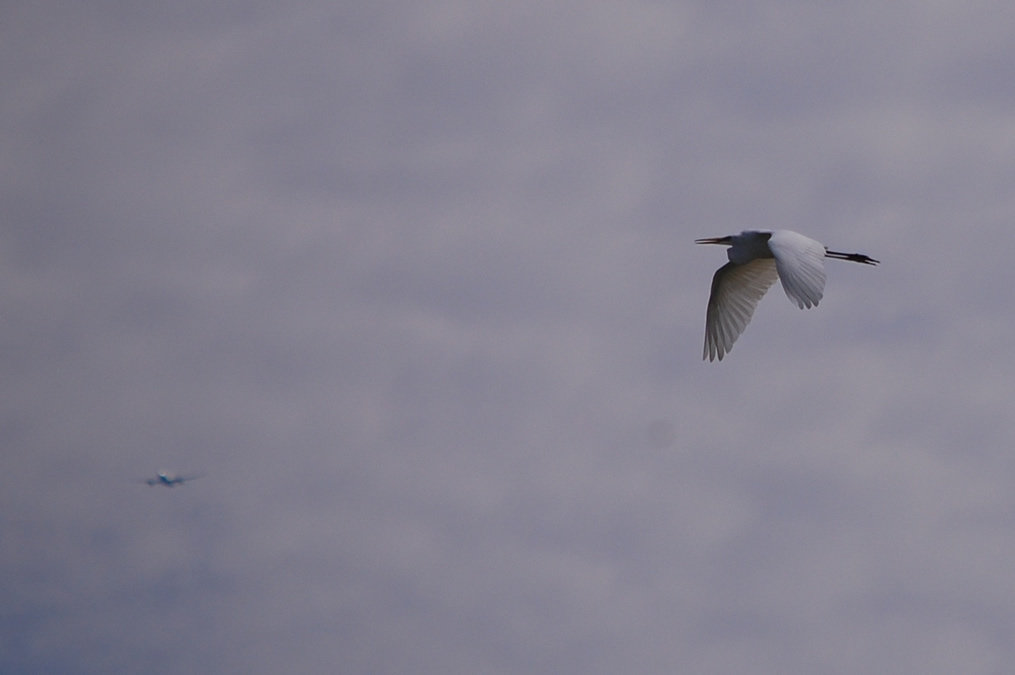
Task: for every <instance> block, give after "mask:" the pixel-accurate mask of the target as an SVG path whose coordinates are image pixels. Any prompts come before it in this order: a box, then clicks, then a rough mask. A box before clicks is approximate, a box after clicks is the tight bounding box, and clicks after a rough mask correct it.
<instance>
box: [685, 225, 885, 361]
mask: <svg viewBox="0 0 1015 675" xmlns="http://www.w3.org/2000/svg"><path fill="white" fill-rule="evenodd" d="M696 243H698V244H722V245H725V246H729V249H728V250H727V251H726V255H727V257H728V258H729V262H728V263H727V264H725V265H723V266H722V267H720V268H719V269H718V270H717V271H716V273H715V276H714V277H713V278H712V292H711V295H710V296H709V299H708V311H707V313H706V318H705V350H704V356H703V358H707V359H708V360H710V361H713V360H715V359H716V358H718V359H719V360H720V361H721V360H722V358H723V356H724V355H725V354H726V353H728V352H729V351H730V349H732V348H733V343H734V342H736V340H737V338H738V337H740V334H741V333H743V332H744V329H745V328H747V324H749V323H750V322H751V317H752V316H753V315H754V308H755V307H757V306H758V302H759V301H760V300H761V298H762V297H764V295H765V293H766V292H767V291H768V289H769V288H771V286H772V284H774V283H775V280H776V279H779V280H780V281H781V282H782V289H783V290H784V291H786V296H787V297H788V298H789V299H790V300H791V301H792V302H794V303H795V304H796V305H797V306H798V307H799V308H800V309H807V308H810V307H816V306H817V305H818V302H820V301H821V298H822V296H823V295H824V292H825V265H824V259H825V258H826V257H830V258H838V259H840V260H852V261H853V262H859V263H863V264H866V265H876V264H877V263H878V261H877V260H874V259H873V258H870V257H868V256H865V255H863V254H861V253H839V252H837V251H829V250H828V249H826V248H825V247H824V246H823V245H822V244H820V243H818V242H816V241H814V240H813V239H811V238H810V237H805V236H804V235H802V234H798V233H796V232H791V231H790V230H775V231H774V232H768V231H763V230H745V231H744V232H741V233H740V234H736V235H731V236H728V237H714V238H711V239H699V240H697V241H696Z"/></svg>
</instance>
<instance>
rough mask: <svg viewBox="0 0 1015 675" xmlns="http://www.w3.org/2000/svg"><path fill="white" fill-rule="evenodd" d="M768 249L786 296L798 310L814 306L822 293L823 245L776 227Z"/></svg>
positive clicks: (823, 290)
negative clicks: (773, 258)
mask: <svg viewBox="0 0 1015 675" xmlns="http://www.w3.org/2000/svg"><path fill="white" fill-rule="evenodd" d="M768 248H769V250H771V251H772V255H773V256H775V267H776V269H777V270H778V272H779V280H780V281H781V282H782V290H784V291H786V296H787V297H788V298H789V299H790V300H791V301H792V302H794V303H796V305H797V307H799V308H800V309H804V308H810V307H817V305H818V302H819V301H820V300H821V297H822V296H823V295H824V292H825V247H824V246H822V245H821V244H820V243H818V242H816V241H814V240H813V239H811V238H810V237H805V236H803V235H802V234H797V233H796V232H791V231H789V230H777V231H775V232H773V233H772V236H771V238H770V239H769V240H768Z"/></svg>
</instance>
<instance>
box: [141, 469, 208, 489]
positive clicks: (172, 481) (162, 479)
mask: <svg viewBox="0 0 1015 675" xmlns="http://www.w3.org/2000/svg"><path fill="white" fill-rule="evenodd" d="M203 476H204V474H203V473H197V474H192V475H190V476H180V475H177V474H175V473H169V472H168V471H159V472H158V473H157V474H155V477H154V478H147V479H145V480H143V481H141V482H142V483H147V484H148V485H153V486H154V485H165V486H166V487H173V486H176V485H183V484H184V483H186V482H187V481H188V480H194V479H196V478H202V477H203Z"/></svg>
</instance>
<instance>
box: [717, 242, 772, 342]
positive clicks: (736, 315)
mask: <svg viewBox="0 0 1015 675" xmlns="http://www.w3.org/2000/svg"><path fill="white" fill-rule="evenodd" d="M777 278H778V272H777V271H776V263H775V261H774V260H772V259H771V258H757V259H755V260H752V261H751V262H749V263H747V264H745V265H737V264H735V263H732V262H729V263H726V264H725V265H723V266H722V267H720V268H719V269H718V270H716V273H715V276H713V277H712V292H711V294H710V295H709V298H708V311H707V312H706V314H705V350H704V353H703V355H702V358H703V359H708V360H709V361H714V360H715V359H717V358H718V359H719V360H720V361H722V357H723V356H725V355H726V353H727V352H729V351H730V349H732V348H733V343H734V342H736V341H737V338H738V337H740V334H741V333H743V332H744V329H745V328H747V324H749V323H750V322H751V317H752V316H754V308H755V307H757V306H758V302H759V301H760V300H761V298H763V297H764V295H765V293H766V292H767V291H768V289H769V288H771V287H772V284H774V283H775V280H776V279H777Z"/></svg>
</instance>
